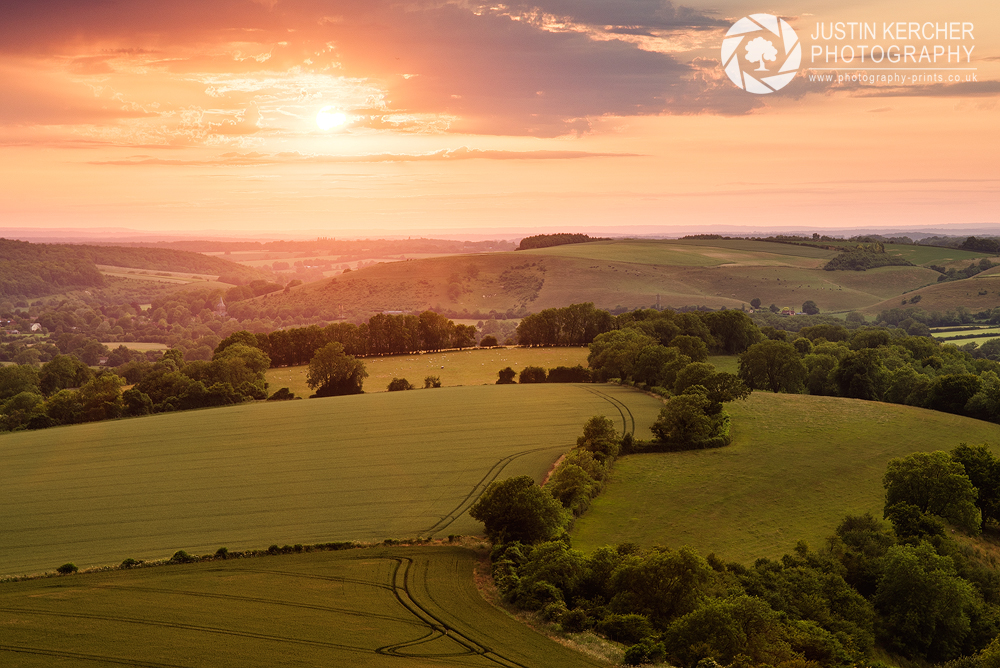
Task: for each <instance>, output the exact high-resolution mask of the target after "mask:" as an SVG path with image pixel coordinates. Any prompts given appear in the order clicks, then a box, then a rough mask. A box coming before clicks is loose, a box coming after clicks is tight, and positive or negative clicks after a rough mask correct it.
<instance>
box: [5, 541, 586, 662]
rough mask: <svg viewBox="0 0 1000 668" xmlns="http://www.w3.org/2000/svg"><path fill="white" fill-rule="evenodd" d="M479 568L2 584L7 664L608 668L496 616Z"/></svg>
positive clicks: (328, 561) (179, 572)
mask: <svg viewBox="0 0 1000 668" xmlns="http://www.w3.org/2000/svg"><path fill="white" fill-rule="evenodd" d="M475 558H476V556H475V553H474V552H472V551H471V550H468V549H463V548H457V547H435V548H429V547H423V548H407V549H403V548H395V549H372V550H348V551H345V552H319V553H310V554H296V555H283V556H272V557H262V558H255V559H230V560H227V561H215V562H210V563H201V564H191V565H185V566H166V567H158V568H148V569H139V570H131V571H111V572H103V573H89V574H85V575H74V576H70V577H65V578H58V579H40V580H29V581H24V582H8V583H3V584H0V614H2V615H3V619H4V633H3V637H2V639H0V664H3V665H5V666H11V665H18V666H51V665H126V666H156V667H161V668H162V667H164V666H186V667H189V668H197V667H199V666H206V667H208V666H211V667H213V668H215V667H218V666H283V665H297V666H362V667H373V668H376V667H381V666H394V667H398V668H417V667H424V666H468V667H470V668H480V667H481V668H499V667H504V668H528V667H529V666H530V667H532V668H549V667H551V668H561V667H562V666H579V667H585V666H599V665H603V664H601V663H599V662H597V661H594V660H592V659H589V658H587V657H585V656H583V655H582V654H578V653H576V652H573V651H571V650H569V649H566V648H565V647H563V646H562V645H559V644H558V643H556V642H553V641H551V640H549V639H548V638H545V637H544V636H542V635H540V634H538V633H536V632H535V631H533V630H531V629H530V628H529V627H527V626H525V625H523V624H521V623H520V622H518V621H517V620H515V619H513V618H511V617H509V616H507V615H505V614H504V613H503V612H501V611H499V610H497V609H496V608H494V607H492V606H491V605H489V604H488V603H486V601H484V600H483V598H482V597H481V596H480V595H479V593H478V592H477V591H476V589H475V585H474V584H473V578H472V571H473V564H474V561H475Z"/></svg>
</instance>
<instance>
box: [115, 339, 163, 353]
mask: <svg viewBox="0 0 1000 668" xmlns="http://www.w3.org/2000/svg"><path fill="white" fill-rule="evenodd" d="M102 343H103V345H105V346H107V347H108V348H110V349H111V350H114V349H115V348H117V347H118V346H125V347H126V348H128V349H129V350H138V351H140V352H146V351H147V350H166V349H168V348H169V347H170V346H168V345H167V344H166V343H145V342H137V341H132V342H131V343H128V342H123V341H104V342H102Z"/></svg>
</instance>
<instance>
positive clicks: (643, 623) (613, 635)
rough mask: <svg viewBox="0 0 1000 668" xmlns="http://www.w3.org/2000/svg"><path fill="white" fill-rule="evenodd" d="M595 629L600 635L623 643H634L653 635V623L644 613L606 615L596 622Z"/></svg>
mask: <svg viewBox="0 0 1000 668" xmlns="http://www.w3.org/2000/svg"><path fill="white" fill-rule="evenodd" d="M595 629H596V630H597V632H598V633H600V634H601V635H604V636H607V637H608V638H610V639H611V640H614V641H615V642H620V643H622V644H625V645H634V644H635V643H637V642H639V641H641V640H642V639H643V638H645V637H647V636H651V635H653V625H652V624H650V623H649V619H647V618H646V616H645V615H635V614H628V615H608V616H607V617H605V618H604V619H602V620H601V621H600V622H598V623H597V626H596V627H595Z"/></svg>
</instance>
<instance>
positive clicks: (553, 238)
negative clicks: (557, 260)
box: [517, 233, 609, 250]
mask: <svg viewBox="0 0 1000 668" xmlns="http://www.w3.org/2000/svg"><path fill="white" fill-rule="evenodd" d="M588 241H609V239H608V238H606V237H591V236H588V235H586V234H569V233H561V234H536V235H534V236H530V237H525V238H523V239H521V243H520V244H518V246H517V250H529V249H532V248H551V247H552V246H565V245H566V244H582V243H586V242H588Z"/></svg>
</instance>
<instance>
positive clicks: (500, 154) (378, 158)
mask: <svg viewBox="0 0 1000 668" xmlns="http://www.w3.org/2000/svg"><path fill="white" fill-rule="evenodd" d="M638 155H639V154H636V153H597V152H590V151H544V150H542V151H501V150H490V149H475V148H468V147H465V146H462V147H459V148H456V149H441V150H440V151H433V152H431V153H377V154H368V155H317V154H313V155H310V154H303V153H298V152H286V153H271V154H267V153H258V152H249V153H238V152H232V153H223V154H222V155H220V156H219V157H217V158H209V159H204V160H183V159H171V158H155V157H152V156H149V155H137V156H133V157H131V158H129V159H127V160H100V161H92V162H90V163H89V164H92V165H116V166H154V165H159V166H205V167H245V166H255V165H279V164H280V165H287V164H314V165H316V164H338V163H374V162H432V161H441V162H449V161H456V160H577V159H581V158H630V157H638Z"/></svg>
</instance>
